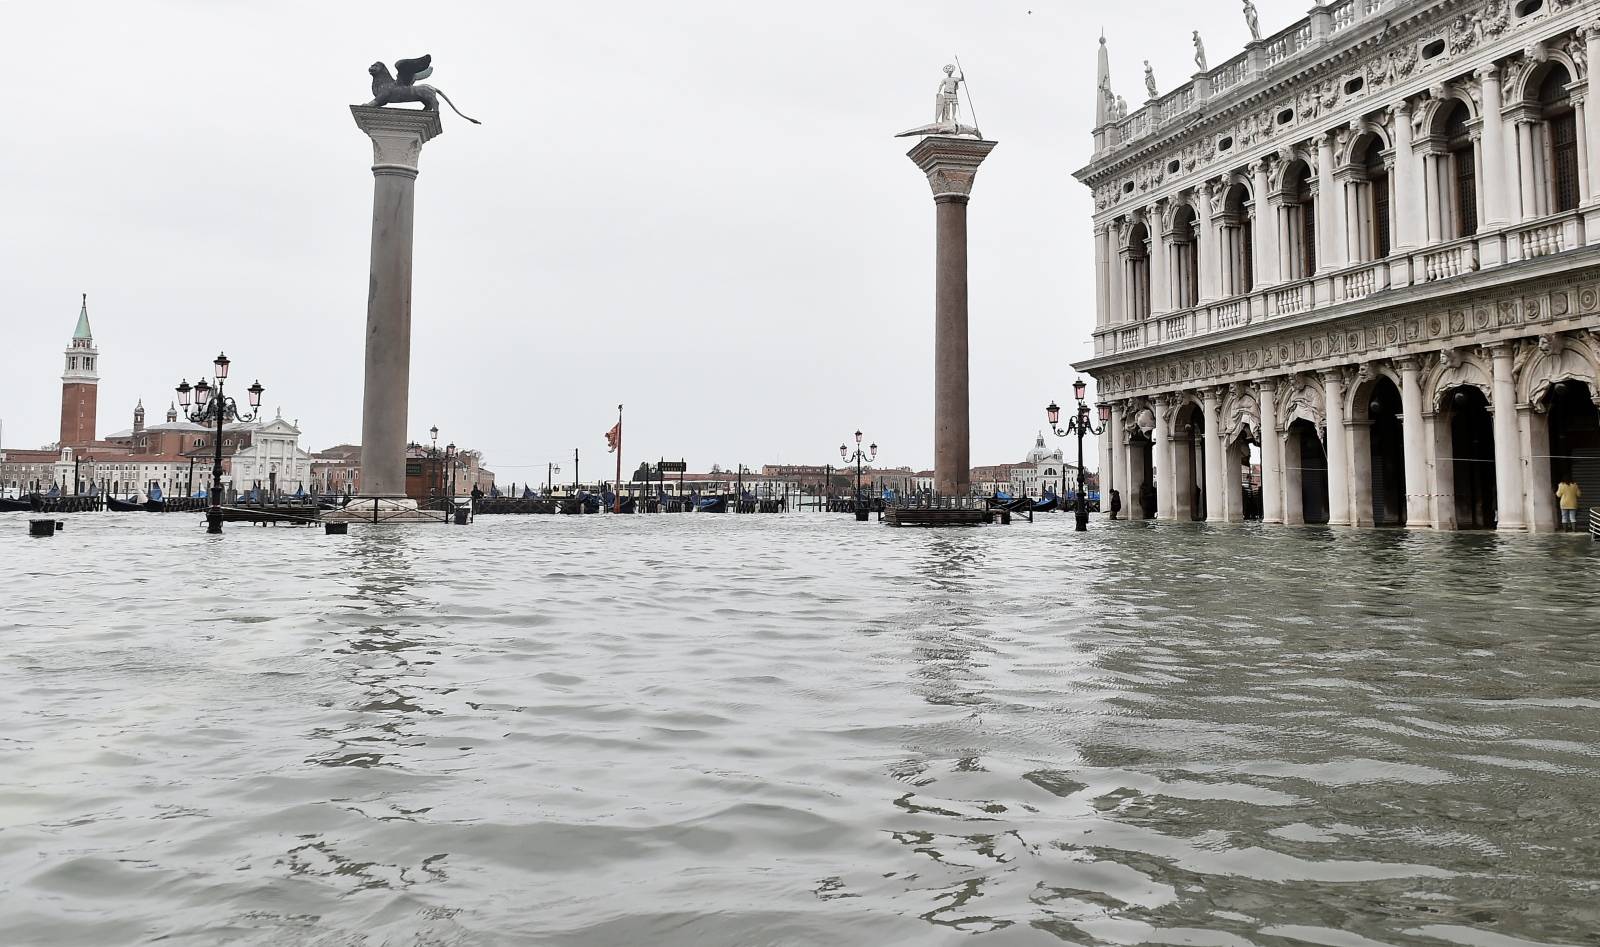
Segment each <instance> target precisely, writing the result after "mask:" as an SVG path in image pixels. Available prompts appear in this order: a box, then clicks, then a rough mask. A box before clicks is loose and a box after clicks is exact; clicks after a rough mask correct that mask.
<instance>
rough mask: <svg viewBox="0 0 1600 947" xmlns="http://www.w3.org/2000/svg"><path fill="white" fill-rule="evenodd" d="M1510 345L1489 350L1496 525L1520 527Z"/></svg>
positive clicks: (1518, 460)
mask: <svg viewBox="0 0 1600 947" xmlns="http://www.w3.org/2000/svg"><path fill="white" fill-rule="evenodd" d="M1511 356H1512V347H1511V345H1509V344H1502V345H1496V346H1494V347H1493V348H1491V349H1490V350H1489V358H1490V362H1491V363H1492V364H1493V365H1494V404H1493V405H1492V406H1491V407H1492V408H1493V409H1494V485H1495V506H1496V508H1497V511H1498V519H1497V523H1496V528H1497V529H1522V528H1523V515H1522V457H1521V452H1520V451H1519V450H1518V449H1517V448H1518V444H1519V442H1520V441H1521V436H1520V434H1519V433H1518V431H1517V390H1516V385H1515V382H1514V380H1513V375H1512V371H1513V369H1512V365H1511Z"/></svg>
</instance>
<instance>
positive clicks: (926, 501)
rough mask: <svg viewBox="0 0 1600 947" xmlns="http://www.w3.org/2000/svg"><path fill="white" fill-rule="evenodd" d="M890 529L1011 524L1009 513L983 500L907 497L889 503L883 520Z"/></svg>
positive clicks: (977, 498) (883, 514)
mask: <svg viewBox="0 0 1600 947" xmlns="http://www.w3.org/2000/svg"><path fill="white" fill-rule="evenodd" d="M880 518H881V519H882V520H883V522H885V523H888V524H889V525H890V526H983V525H984V524H986V523H991V522H996V521H998V522H1000V523H1003V524H1008V523H1010V522H1011V514H1010V513H1009V511H1006V510H992V509H990V508H989V504H988V503H986V502H985V501H984V499H983V498H982V497H907V498H905V499H903V500H900V501H897V502H892V503H889V504H887V505H886V506H885V508H884V510H883V513H882V515H881V517H880Z"/></svg>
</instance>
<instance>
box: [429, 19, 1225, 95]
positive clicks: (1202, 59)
mask: <svg viewBox="0 0 1600 947" xmlns="http://www.w3.org/2000/svg"><path fill="white" fill-rule="evenodd" d="M1194 67H1195V68H1196V69H1198V70H1199V71H1201V72H1205V71H1206V44H1205V43H1202V42H1200V31H1199V30H1195V31H1194ZM451 107H452V108H454V106H451Z"/></svg>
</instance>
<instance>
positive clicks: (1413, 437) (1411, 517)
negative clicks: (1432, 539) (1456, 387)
mask: <svg viewBox="0 0 1600 947" xmlns="http://www.w3.org/2000/svg"><path fill="white" fill-rule="evenodd" d="M1395 366H1396V367H1397V368H1399V369H1400V437H1401V441H1402V446H1403V448H1404V451H1405V470H1406V525H1407V526H1409V527H1411V528H1413V529H1416V528H1420V527H1423V526H1430V525H1432V523H1433V514H1432V511H1430V510H1429V509H1428V471H1427V469H1426V464H1427V432H1426V431H1425V430H1423V421H1422V377H1421V376H1422V366H1421V365H1420V364H1418V362H1417V360H1416V359H1415V358H1401V359H1396V360H1395Z"/></svg>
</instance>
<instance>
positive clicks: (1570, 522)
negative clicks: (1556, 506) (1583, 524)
mask: <svg viewBox="0 0 1600 947" xmlns="http://www.w3.org/2000/svg"><path fill="white" fill-rule="evenodd" d="M1581 496H1583V491H1582V490H1580V489H1578V485H1577V484H1576V483H1574V482H1573V481H1572V480H1571V479H1570V478H1567V477H1562V478H1561V482H1560V483H1558V484H1556V499H1558V500H1560V501H1561V531H1562V532H1564V533H1575V532H1577V531H1578V498H1579V497H1581Z"/></svg>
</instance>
